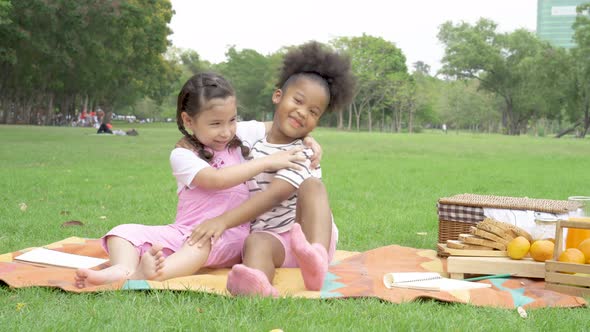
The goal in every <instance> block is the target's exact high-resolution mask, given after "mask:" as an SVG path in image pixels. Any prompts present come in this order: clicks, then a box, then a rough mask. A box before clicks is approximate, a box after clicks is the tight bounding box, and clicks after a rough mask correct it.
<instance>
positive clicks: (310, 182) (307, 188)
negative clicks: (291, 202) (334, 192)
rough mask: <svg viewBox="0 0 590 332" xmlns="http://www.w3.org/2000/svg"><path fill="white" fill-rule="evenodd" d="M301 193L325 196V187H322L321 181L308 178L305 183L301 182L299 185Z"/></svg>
mask: <svg viewBox="0 0 590 332" xmlns="http://www.w3.org/2000/svg"><path fill="white" fill-rule="evenodd" d="M302 192H304V193H319V194H325V193H326V186H325V185H324V183H323V182H322V180H320V179H318V178H315V177H309V178H307V179H305V181H303V182H302V183H301V185H299V193H302Z"/></svg>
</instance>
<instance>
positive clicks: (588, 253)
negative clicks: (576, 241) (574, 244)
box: [578, 238, 590, 264]
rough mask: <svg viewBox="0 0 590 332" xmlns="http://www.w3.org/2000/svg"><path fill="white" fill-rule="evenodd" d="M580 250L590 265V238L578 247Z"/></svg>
mask: <svg viewBox="0 0 590 332" xmlns="http://www.w3.org/2000/svg"><path fill="white" fill-rule="evenodd" d="M578 250H580V251H581V252H582V253H583V254H584V256H585V257H586V264H590V238H588V239H586V240H584V241H582V243H580V245H578Z"/></svg>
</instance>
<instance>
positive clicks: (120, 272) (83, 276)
mask: <svg viewBox="0 0 590 332" xmlns="http://www.w3.org/2000/svg"><path fill="white" fill-rule="evenodd" d="M129 274H130V271H129V270H128V269H127V268H126V267H125V266H123V265H113V266H111V267H108V268H106V269H104V270H100V271H96V270H91V269H78V270H77V271H76V276H75V277H74V279H75V280H76V287H78V288H84V287H88V286H96V285H104V284H109V283H111V282H115V281H118V280H122V279H125V278H127V276H128V275H129Z"/></svg>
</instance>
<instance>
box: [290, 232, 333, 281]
mask: <svg viewBox="0 0 590 332" xmlns="http://www.w3.org/2000/svg"><path fill="white" fill-rule="evenodd" d="M291 248H292V249H293V255H294V256H295V260H296V261H297V265H299V268H301V275H302V276H303V283H304V284H305V288H307V289H308V290H314V291H319V290H321V289H322V286H323V285H324V277H325V276H326V273H327V272H328V252H326V248H324V246H322V245H321V244H319V243H314V244H309V242H307V240H306V239H305V234H303V231H302V230H301V225H299V224H298V223H295V224H294V225H293V228H291Z"/></svg>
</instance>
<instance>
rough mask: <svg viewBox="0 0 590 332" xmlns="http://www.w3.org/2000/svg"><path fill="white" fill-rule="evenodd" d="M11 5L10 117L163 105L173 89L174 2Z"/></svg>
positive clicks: (4, 103)
mask: <svg viewBox="0 0 590 332" xmlns="http://www.w3.org/2000/svg"><path fill="white" fill-rule="evenodd" d="M9 4H10V5H9V6H6V5H5V2H2V3H1V4H0V33H2V55H0V66H2V69H3V75H2V79H1V83H0V85H1V86H2V89H0V107H1V108H2V110H3V118H2V119H1V120H3V122H6V120H7V119H6V118H7V116H8V113H9V112H10V113H11V114H12V118H13V121H17V120H18V121H20V122H23V123H32V122H33V119H32V114H33V111H35V110H36V112H35V113H36V114H40V113H41V112H43V113H44V114H45V115H44V118H45V119H46V121H47V122H49V123H51V122H54V123H59V122H60V121H63V120H64V118H67V117H72V116H74V113H75V111H76V109H77V108H78V107H79V106H80V105H81V104H83V105H84V106H83V107H87V106H88V104H91V105H101V106H103V108H105V109H106V110H107V111H109V110H113V109H114V108H115V107H124V106H126V105H131V104H133V103H134V102H135V101H136V100H137V99H139V98H141V97H143V96H149V97H151V98H152V99H153V100H155V101H158V102H159V101H161V100H162V96H164V95H167V94H168V93H169V91H167V90H169V89H170V87H171V80H172V81H173V80H175V76H176V75H177V74H178V73H177V71H176V67H175V64H174V63H171V62H169V61H167V60H166V59H165V58H164V56H163V55H164V52H165V51H166V48H167V47H168V43H169V42H168V40H167V36H168V35H169V34H170V30H169V28H168V26H167V25H168V23H169V22H170V19H171V17H172V7H171V4H170V2H169V1H168V0H133V1H116V2H112V1H93V0H79V1H74V0H30V1H12V2H10V3H9ZM6 22H8V23H6ZM4 50H8V51H4ZM90 107H93V106H90ZM55 109H57V110H58V113H56V112H55V111H54V110H55ZM54 116H60V119H61V120H59V119H57V120H56V119H53V117H54Z"/></svg>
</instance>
